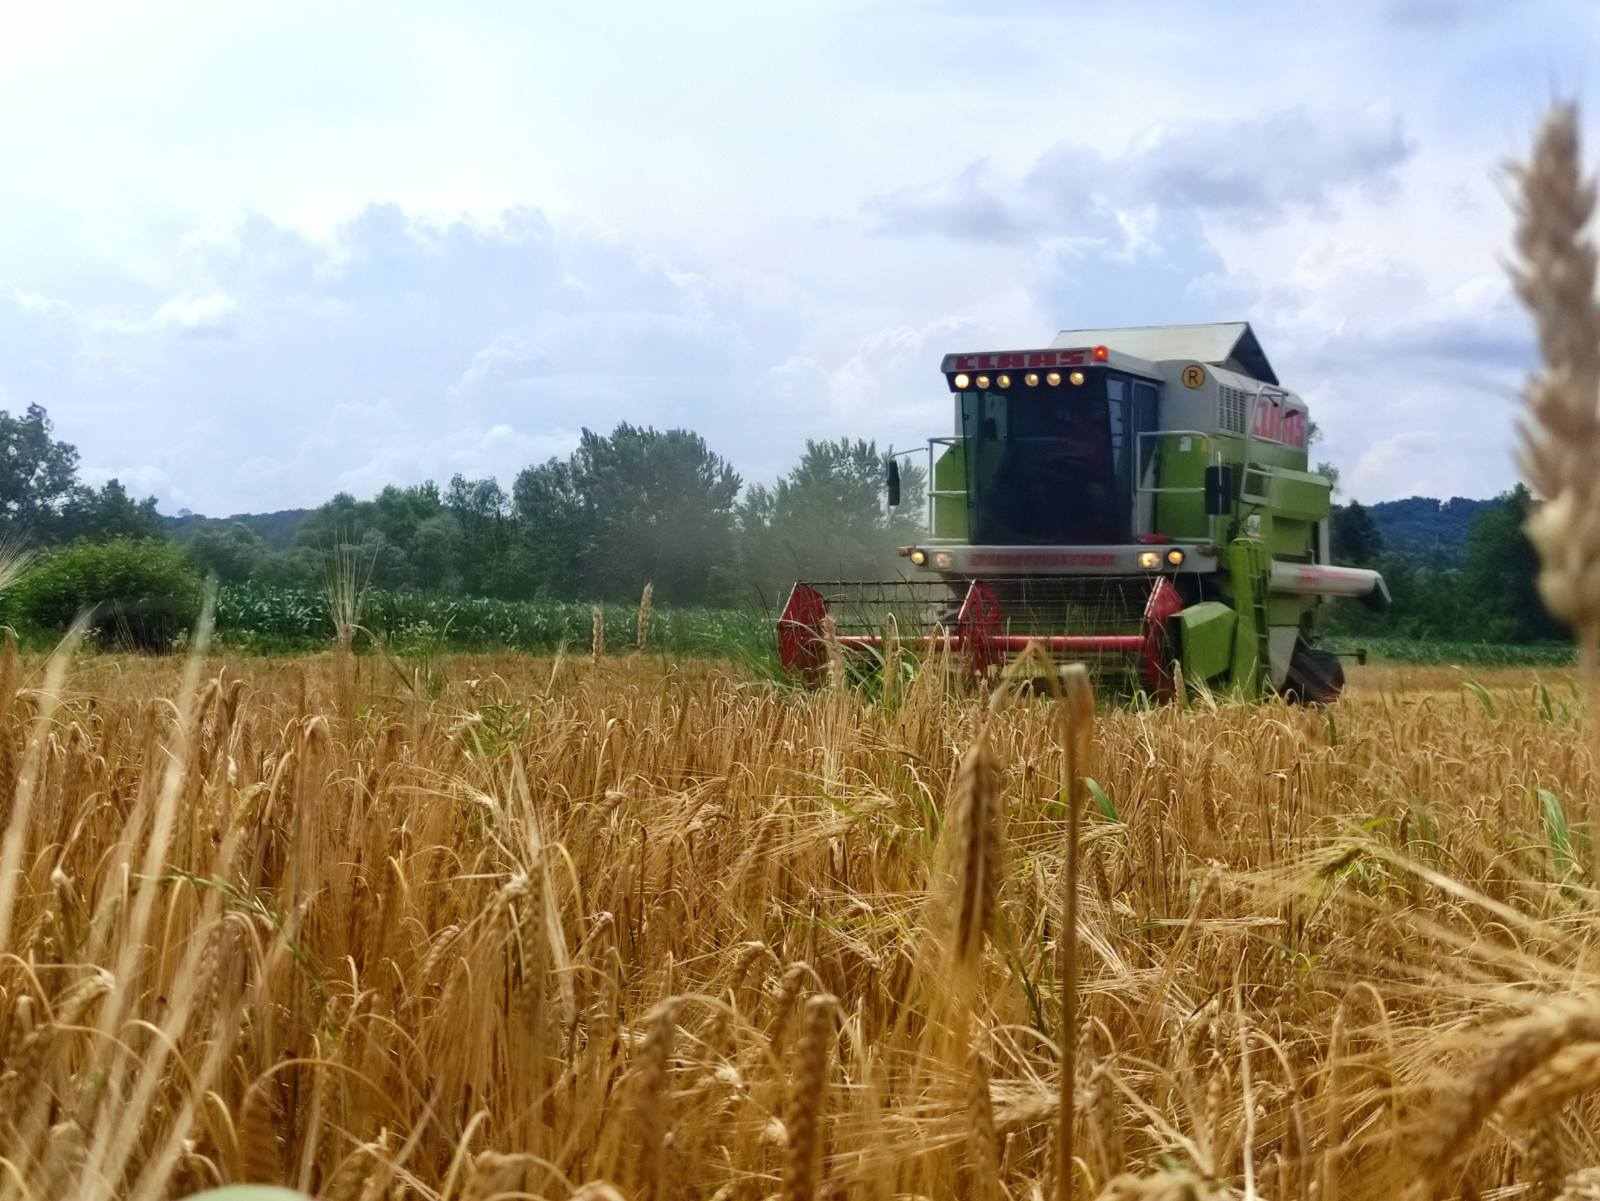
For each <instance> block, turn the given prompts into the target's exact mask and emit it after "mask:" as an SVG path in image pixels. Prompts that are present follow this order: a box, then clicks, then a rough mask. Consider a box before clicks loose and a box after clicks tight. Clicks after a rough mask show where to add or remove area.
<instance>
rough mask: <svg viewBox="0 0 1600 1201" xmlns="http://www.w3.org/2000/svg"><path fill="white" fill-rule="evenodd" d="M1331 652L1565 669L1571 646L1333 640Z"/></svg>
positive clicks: (1439, 662)
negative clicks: (1359, 650) (1362, 652)
mask: <svg viewBox="0 0 1600 1201" xmlns="http://www.w3.org/2000/svg"><path fill="white" fill-rule="evenodd" d="M1326 645H1327V646H1328V647H1329V649H1331V650H1335V651H1341V652H1354V651H1356V650H1358V649H1362V648H1364V649H1365V650H1366V651H1367V653H1368V654H1369V655H1370V656H1372V658H1374V659H1384V660H1388V661H1389V662H1392V663H1415V664H1419V665H1423V666H1428V665H1439V666H1445V665H1456V664H1459V665H1461V666H1463V667H1568V666H1571V664H1572V662H1573V652H1572V647H1571V645H1570V644H1568V643H1564V642H1531V643H1499V642H1435V641H1432V640H1430V639H1424V638H1361V637H1355V636H1341V637H1333V638H1329V639H1327V640H1326Z"/></svg>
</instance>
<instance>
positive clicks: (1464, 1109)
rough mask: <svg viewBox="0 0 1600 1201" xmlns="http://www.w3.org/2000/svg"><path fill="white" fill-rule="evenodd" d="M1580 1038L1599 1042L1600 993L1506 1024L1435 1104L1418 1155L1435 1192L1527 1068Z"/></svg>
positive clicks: (1556, 1004)
mask: <svg viewBox="0 0 1600 1201" xmlns="http://www.w3.org/2000/svg"><path fill="white" fill-rule="evenodd" d="M1579 1042H1600V998H1595V997H1586V998H1580V999H1575V1000H1562V1001H1555V1002H1551V1003H1549V1004H1548V1005H1547V1006H1546V1007H1545V1008H1544V1009H1543V1010H1541V1011H1540V1012H1538V1013H1535V1014H1533V1015H1531V1016H1530V1017H1527V1018H1524V1019H1522V1020H1521V1021H1519V1022H1517V1023H1514V1024H1513V1025H1511V1026H1510V1027H1509V1028H1508V1030H1507V1032H1506V1033H1505V1034H1504V1035H1503V1036H1502V1038H1501V1040H1500V1043H1499V1045H1498V1046H1496V1047H1495V1048H1494V1050H1493V1051H1491V1052H1490V1053H1489V1054H1488V1055H1487V1056H1485V1057H1484V1058H1483V1060H1481V1061H1480V1062H1479V1063H1478V1065H1477V1066H1476V1067H1475V1068H1474V1069H1473V1070H1472V1071H1471V1072H1469V1073H1467V1074H1466V1075H1465V1076H1464V1077H1460V1078H1459V1079H1458V1080H1457V1081H1456V1082H1455V1085H1454V1087H1447V1088H1446V1089H1445V1091H1444V1093H1443V1095H1442V1096H1441V1097H1440V1098H1439V1101H1438V1102H1437V1104H1436V1105H1435V1107H1434V1112H1433V1117H1432V1124H1431V1126H1430V1128H1429V1131H1428V1136H1427V1138H1426V1140H1425V1143H1424V1147H1423V1155H1422V1165H1421V1166H1422V1177H1423V1179H1424V1180H1426V1181H1427V1182H1428V1184H1429V1185H1430V1187H1431V1188H1432V1189H1433V1190H1434V1194H1435V1195H1436V1196H1437V1195H1439V1193H1440V1190H1442V1189H1443V1188H1445V1186H1446V1184H1447V1183H1448V1182H1447V1180H1446V1176H1447V1173H1448V1171H1449V1169H1450V1168H1451V1167H1452V1166H1453V1165H1454V1164H1455V1162H1456V1160H1457V1159H1458V1158H1459V1157H1460V1156H1461V1153H1462V1152H1463V1151H1464V1150H1465V1149H1466V1147H1467V1145H1468V1144H1469V1143H1470V1142H1471V1140H1472V1138H1473V1136H1474V1135H1476V1134H1477V1132H1478V1130H1479V1128H1480V1127H1482V1125H1483V1123H1484V1121H1485V1120H1486V1119H1487V1118H1488V1117H1489V1115H1490V1114H1491V1113H1493V1112H1494V1109H1495V1107H1496V1106H1497V1105H1498V1104H1499V1103H1500V1101H1501V1099H1502V1098H1503V1097H1505V1096H1506V1095H1507V1094H1508V1093H1510V1092H1511V1090H1512V1089H1513V1088H1515V1087H1516V1086H1517V1085H1518V1084H1519V1083H1520V1082H1521V1081H1523V1080H1525V1079H1526V1078H1527V1077H1528V1075H1529V1074H1530V1073H1532V1072H1533V1071H1535V1070H1536V1069H1538V1068H1539V1067H1541V1066H1542V1065H1543V1064H1545V1063H1547V1062H1549V1060H1550V1059H1551V1058H1552V1057H1553V1056H1555V1055H1556V1054H1557V1053H1559V1052H1560V1051H1561V1050H1562V1049H1563V1048H1566V1047H1569V1046H1572V1045H1573V1044H1575V1043H1579Z"/></svg>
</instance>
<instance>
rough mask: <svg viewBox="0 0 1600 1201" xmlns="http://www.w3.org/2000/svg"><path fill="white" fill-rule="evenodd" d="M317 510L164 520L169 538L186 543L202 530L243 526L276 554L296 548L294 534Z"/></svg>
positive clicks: (291, 510) (188, 515)
mask: <svg viewBox="0 0 1600 1201" xmlns="http://www.w3.org/2000/svg"><path fill="white" fill-rule="evenodd" d="M315 511H316V510H314V509H280V510H279V511H278V512H276V513H236V514H234V515H233V516H232V517H202V516H201V515H200V514H198V513H184V514H182V515H180V516H178V517H163V518H162V519H161V521H162V524H163V525H164V526H165V527H166V532H167V534H168V536H169V537H171V538H173V539H175V540H176V541H178V542H187V541H188V540H189V539H190V538H193V537H194V536H195V535H196V534H198V533H199V532H200V531H201V530H204V529H216V528H220V527H225V526H230V525H242V526H244V527H246V528H247V529H250V530H252V531H254V532H255V534H256V535H257V536H258V537H259V538H260V539H261V540H262V541H263V542H265V543H266V544H267V545H268V546H270V547H271V548H272V549H273V550H285V549H287V548H288V547H290V546H292V545H293V544H294V536H295V533H296V532H297V531H298V530H299V529H300V527H301V525H303V524H304V523H305V520H306V518H307V517H310V516H311V514H312V513H314V512H315Z"/></svg>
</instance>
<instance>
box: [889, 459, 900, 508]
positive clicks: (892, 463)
mask: <svg viewBox="0 0 1600 1201" xmlns="http://www.w3.org/2000/svg"><path fill="white" fill-rule="evenodd" d="M899 503H900V460H898V459H895V458H891V459H890V460H889V507H890V508H891V509H893V508H895V507H896V506H897V505H899Z"/></svg>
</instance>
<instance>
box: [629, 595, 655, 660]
mask: <svg viewBox="0 0 1600 1201" xmlns="http://www.w3.org/2000/svg"><path fill="white" fill-rule="evenodd" d="M655 591H656V586H655V585H654V584H653V583H651V582H650V581H649V580H646V581H645V585H644V591H643V592H641V593H640V594H639V616H638V620H637V622H636V626H637V630H636V634H635V638H634V646H635V649H637V650H640V651H643V650H644V649H645V647H646V645H648V643H649V641H650V609H651V602H652V601H653V599H654V597H655Z"/></svg>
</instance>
